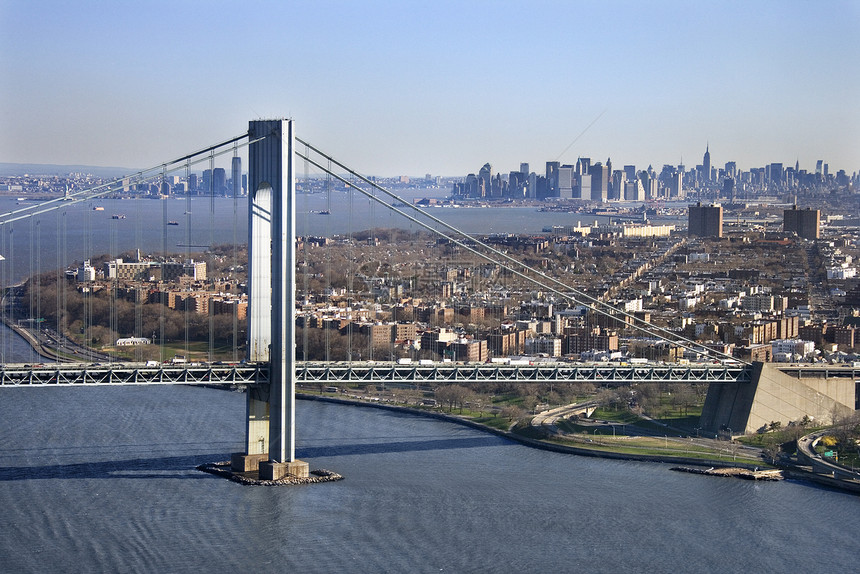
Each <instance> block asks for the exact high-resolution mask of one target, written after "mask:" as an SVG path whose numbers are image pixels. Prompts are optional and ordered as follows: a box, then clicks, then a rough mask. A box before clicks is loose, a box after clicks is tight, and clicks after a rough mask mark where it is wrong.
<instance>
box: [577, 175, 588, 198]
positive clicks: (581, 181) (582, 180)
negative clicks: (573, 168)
mask: <svg viewBox="0 0 860 574" xmlns="http://www.w3.org/2000/svg"><path fill="white" fill-rule="evenodd" d="M576 181H577V184H578V185H577V188H578V189H579V192H578V195H577V194H575V195H576V197H577V198H578V199H591V176H590V175H577V176H576Z"/></svg>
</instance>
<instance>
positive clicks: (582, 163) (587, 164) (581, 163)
mask: <svg viewBox="0 0 860 574" xmlns="http://www.w3.org/2000/svg"><path fill="white" fill-rule="evenodd" d="M589 173H591V158H590V157H581V158H578V159H577V160H576V175H588V174H589Z"/></svg>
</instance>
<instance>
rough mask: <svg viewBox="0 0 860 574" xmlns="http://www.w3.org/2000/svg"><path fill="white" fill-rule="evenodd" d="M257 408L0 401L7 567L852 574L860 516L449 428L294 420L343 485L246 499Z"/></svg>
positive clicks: (336, 412) (766, 488) (148, 392)
mask: <svg viewBox="0 0 860 574" xmlns="http://www.w3.org/2000/svg"><path fill="white" fill-rule="evenodd" d="M243 413H244V396H243V395H241V394H239V393H231V392H225V391H218V390H211V389H198V388H188V387H125V388H87V389H78V388H51V389H47V388H30V389H24V388H19V389H4V390H3V400H2V401H0V416H2V418H3V420H4V430H3V432H2V438H3V441H2V447H0V461H2V463H0V482H2V483H3V486H2V488H0V503H2V504H3V507H4V508H5V509H6V512H4V514H3V518H2V519H0V524H2V528H3V532H4V536H3V539H2V541H0V556H3V558H4V568H6V569H8V570H9V571H14V572H47V571H52V572H65V571H75V572H88V571H90V572H98V571H141V572H144V571H145V572H153V571H171V572H190V571H204V570H207V569H210V568H218V569H219V570H229V569H234V570H237V571H245V570H247V569H248V568H249V564H253V565H254V568H255V569H257V570H259V571H264V572H270V571H295V570H299V569H301V570H305V571H309V572H346V571H349V572H404V571H410V572H431V571H432V572H439V571H447V572H515V571H533V572H540V571H550V570H562V571H564V570H585V571H590V572H610V571H619V570H621V571H654V572H668V571H677V570H679V569H681V570H685V571H696V572H723V573H725V572H742V571H743V572H773V571H804V572H834V571H849V569H852V567H853V566H854V562H855V560H856V555H857V550H858V543H857V541H856V536H855V533H856V531H857V529H858V527H860V512H858V509H860V499H858V498H857V497H856V496H852V495H848V494H844V493H839V492H833V491H828V490H822V489H819V488H815V487H810V486H809V485H805V484H798V483H794V482H792V481H790V480H789V481H783V482H779V483H757V482H752V481H740V480H726V479H721V478H710V477H701V476H696V475H687V474H683V473H674V472H671V471H670V470H669V467H670V465H664V464H648V463H631V462H617V461H607V460H599V459H589V458H583V457H576V456H569V455H562V454H556V453H551V452H546V451H542V450H536V449H531V448H528V447H525V446H522V445H519V444H516V443H512V442H510V441H508V440H505V439H503V438H500V437H497V436H494V435H491V434H485V433H482V432H479V431H475V430H473V429H468V428H464V427H461V426H458V425H455V424H451V423H447V422H442V421H438V420H432V419H426V418H423V417H415V416H410V415H404V414H398V413H390V412H385V411H380V410H377V409H367V408H361V407H352V406H342V405H333V404H325V403H318V402H308V401H299V403H298V413H297V422H298V445H297V446H298V451H297V454H298V456H299V457H300V458H302V459H304V460H307V461H308V462H310V464H311V468H327V469H331V470H334V471H336V472H339V473H341V474H343V475H344V476H345V477H346V479H345V480H343V481H340V482H336V483H327V484H319V485H311V486H302V487H287V488H267V487H247V486H241V485H237V484H235V483H232V482H229V481H226V480H223V479H219V478H216V477H212V476H210V475H208V474H205V473H202V472H199V471H196V470H194V466H195V465H197V464H200V463H202V462H210V461H214V460H223V459H225V458H226V457H227V456H228V454H229V453H230V452H232V451H234V450H238V449H239V448H240V447H241V442H242V436H243V435H242V432H243V431H242V422H241V421H242V415H243Z"/></svg>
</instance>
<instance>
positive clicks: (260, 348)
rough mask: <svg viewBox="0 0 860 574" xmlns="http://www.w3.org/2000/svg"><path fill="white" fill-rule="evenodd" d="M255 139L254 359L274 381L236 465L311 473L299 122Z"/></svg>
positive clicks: (262, 392)
mask: <svg viewBox="0 0 860 574" xmlns="http://www.w3.org/2000/svg"><path fill="white" fill-rule="evenodd" d="M248 139H249V141H251V142H253V143H251V144H250V146H249V149H248V202H249V205H248V213H249V215H248V217H249V221H248V360H249V361H258V362H268V363H269V382H268V384H265V383H263V384H258V385H252V386H249V388H248V405H247V427H246V435H245V452H244V453H236V454H234V455H233V457H232V461H231V463H232V467H233V470H237V471H249V470H255V469H257V468H259V471H260V478H261V479H277V478H281V477H282V476H284V475H285V474H292V475H295V476H301V477H306V476H308V465H307V463H305V462H302V461H299V460H296V458H295V447H296V444H295V405H296V399H295V390H296V385H295V361H296V345H295V342H296V337H295V325H296V305H295V296H296V295H295V293H296V290H295V287H296V279H295V260H296V231H295V221H296V211H295V177H294V171H293V157H294V154H293V146H294V135H293V121H292V120H258V121H252V122H250V123H249V126H248Z"/></svg>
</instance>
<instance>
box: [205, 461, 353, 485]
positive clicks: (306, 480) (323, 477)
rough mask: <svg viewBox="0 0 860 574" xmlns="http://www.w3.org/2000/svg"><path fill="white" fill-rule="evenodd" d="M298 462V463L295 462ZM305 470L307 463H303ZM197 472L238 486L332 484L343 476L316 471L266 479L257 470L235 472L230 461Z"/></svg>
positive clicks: (206, 466) (217, 463) (323, 470)
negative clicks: (211, 475)
mask: <svg viewBox="0 0 860 574" xmlns="http://www.w3.org/2000/svg"><path fill="white" fill-rule="evenodd" d="M296 462H300V461H296ZM303 464H304V465H305V468H307V463H303ZM197 470H200V471H203V472H208V473H209V474H214V475H215V476H220V477H222V478H226V479H228V480H232V481H233V482H238V483H239V484H246V485H255V486H290V485H294V484H318V483H321V482H334V481H336V480H343V476H341V475H339V474H338V473H336V472H332V471H330V470H325V469H318V470H311V471H309V472H307V474H306V476H304V477H299V476H294V475H292V474H284V475H283V476H281V477H280V478H271V479H270V478H267V477H266V476H265V475H264V476H262V477H261V476H260V472H259V471H257V470H251V471H235V470H232V469H231V467H230V461H223V462H210V463H206V464H201V465H199V466H198V467H197Z"/></svg>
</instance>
